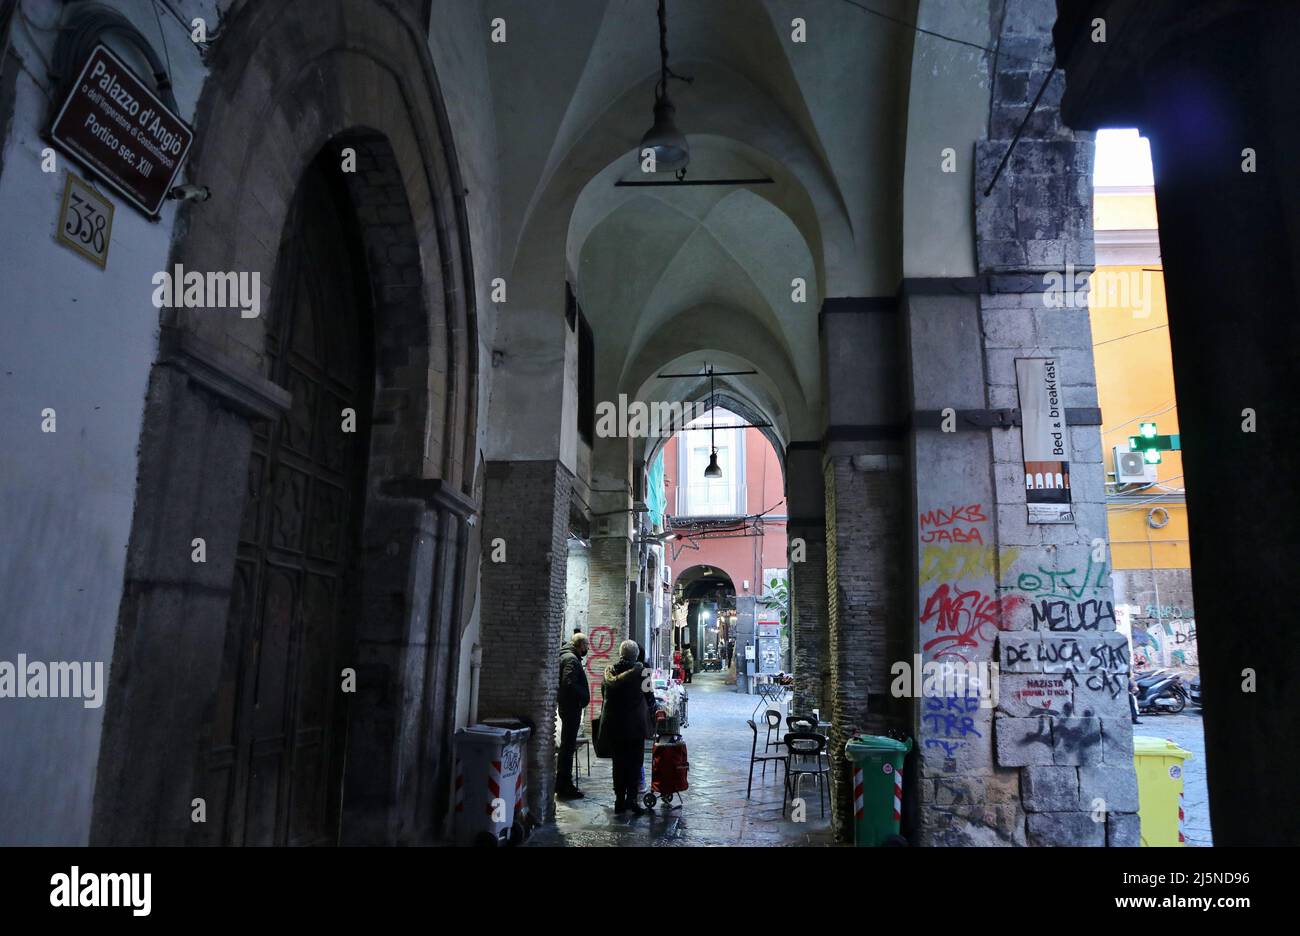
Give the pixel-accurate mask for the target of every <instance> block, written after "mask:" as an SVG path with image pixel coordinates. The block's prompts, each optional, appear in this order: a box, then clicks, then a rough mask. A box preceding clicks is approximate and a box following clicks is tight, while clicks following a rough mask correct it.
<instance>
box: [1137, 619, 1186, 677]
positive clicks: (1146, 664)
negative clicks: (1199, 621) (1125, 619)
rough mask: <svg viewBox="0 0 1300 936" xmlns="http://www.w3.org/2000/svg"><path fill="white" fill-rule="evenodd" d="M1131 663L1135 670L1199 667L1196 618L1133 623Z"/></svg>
mask: <svg viewBox="0 0 1300 936" xmlns="http://www.w3.org/2000/svg"><path fill="white" fill-rule="evenodd" d="M1133 663H1134V665H1135V666H1136V667H1137V668H1138V669H1148V668H1150V667H1158V666H1199V665H1200V658H1199V656H1198V655H1197V652H1196V622H1195V621H1182V620H1172V621H1159V622H1157V623H1154V624H1153V623H1149V622H1148V623H1147V626H1146V627H1145V628H1144V627H1143V626H1142V625H1141V624H1140V623H1138V622H1137V621H1134V622H1133Z"/></svg>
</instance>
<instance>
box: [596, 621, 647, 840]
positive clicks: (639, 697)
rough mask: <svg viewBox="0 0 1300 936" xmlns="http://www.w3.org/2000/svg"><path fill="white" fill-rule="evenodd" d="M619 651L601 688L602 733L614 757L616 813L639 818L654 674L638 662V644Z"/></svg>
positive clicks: (627, 643) (625, 644)
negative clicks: (630, 812) (652, 675)
mask: <svg viewBox="0 0 1300 936" xmlns="http://www.w3.org/2000/svg"><path fill="white" fill-rule="evenodd" d="M618 651H619V652H618V655H619V662H617V663H615V664H614V665H613V666H611V667H609V668H608V669H606V670H605V682H604V683H603V684H602V685H601V687H600V691H601V695H602V696H604V700H605V702H604V705H603V706H602V708H601V710H600V731H601V734H602V735H604V734H605V732H609V735H608V742H609V748H610V750H611V751H612V753H613V756H614V801H615V802H614V812H619V813H621V812H626V811H627V810H631V811H632V812H634V813H637V814H638V815H639V814H640V813H643V812H645V810H644V809H642V808H641V804H640V803H639V802H637V799H638V796H639V794H640V788H641V766H642V764H644V763H645V739H646V738H648V737H650V718H651V713H653V712H654V706H655V697H654V693H653V692H651V690H650V685H649V683H650V680H649V673H650V671H649V670H648V669H646V667H645V665H644V664H642V663H638V662H637V656H638V655H639V653H640V647H639V646H638V645H637V642H636V641H635V640H625V641H623V643H622V644H621V645H620V646H619V648H618Z"/></svg>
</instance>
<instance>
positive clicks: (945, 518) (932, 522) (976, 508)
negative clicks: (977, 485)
mask: <svg viewBox="0 0 1300 936" xmlns="http://www.w3.org/2000/svg"><path fill="white" fill-rule="evenodd" d="M987 519H988V517H986V516H985V515H984V505H983V504H967V505H966V506H965V507H953V508H951V509H950V510H943V509H942V508H941V509H939V510H927V511H926V512H925V513H923V514H921V529H923V530H924V529H925V528H926V527H927V526H932V527H942V526H952V525H954V524H956V523H963V524H964V523H983V522H984V521H985V520H987Z"/></svg>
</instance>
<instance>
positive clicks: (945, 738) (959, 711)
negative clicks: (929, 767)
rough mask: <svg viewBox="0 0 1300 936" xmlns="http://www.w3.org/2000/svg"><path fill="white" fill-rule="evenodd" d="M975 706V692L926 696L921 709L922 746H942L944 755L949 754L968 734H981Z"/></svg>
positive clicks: (977, 700) (960, 745)
mask: <svg viewBox="0 0 1300 936" xmlns="http://www.w3.org/2000/svg"><path fill="white" fill-rule="evenodd" d="M979 710H980V699H979V697H978V696H975V695H966V696H945V697H942V698H939V697H934V698H927V699H926V700H925V709H924V710H923V711H922V713H921V725H922V728H923V729H924V732H925V734H926V736H927V737H926V739H925V746H926V747H928V748H942V749H943V753H944V756H945V757H953V756H954V755H956V753H957V752H958V751H959V750H960V749H961V748H962V747H964V746H965V745H966V744H967V743H968V742H969V740H970V739H971V738H982V737H983V734H981V732H980V730H979V728H977V727H976V726H975V718H974V713H976V712H978V711H979Z"/></svg>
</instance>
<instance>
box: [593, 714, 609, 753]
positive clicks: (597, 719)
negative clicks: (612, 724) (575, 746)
mask: <svg viewBox="0 0 1300 936" xmlns="http://www.w3.org/2000/svg"><path fill="white" fill-rule="evenodd" d="M603 727H604V718H603V717H602V716H600V715H595V716H593V717H592V719H591V739H592V747H593V748H595V750H596V756H597V757H602V758H605V759H606V760H608V759H609V758H611V757H613V756H614V746H613V745H612V744H611V743H610V739H609V737H608V736H607V732H604V731H602V730H601V729H602V728H603Z"/></svg>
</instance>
